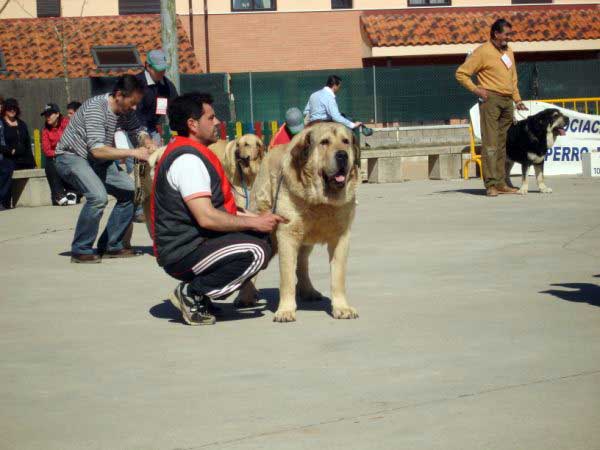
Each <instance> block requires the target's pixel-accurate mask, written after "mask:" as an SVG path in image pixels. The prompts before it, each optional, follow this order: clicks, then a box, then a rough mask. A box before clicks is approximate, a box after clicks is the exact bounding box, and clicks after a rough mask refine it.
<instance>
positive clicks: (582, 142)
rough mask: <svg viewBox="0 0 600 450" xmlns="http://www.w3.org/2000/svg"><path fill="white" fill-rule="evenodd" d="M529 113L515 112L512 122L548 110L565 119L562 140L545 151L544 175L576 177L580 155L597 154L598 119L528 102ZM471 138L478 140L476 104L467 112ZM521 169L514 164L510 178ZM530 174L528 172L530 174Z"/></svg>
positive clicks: (580, 170)
mask: <svg viewBox="0 0 600 450" xmlns="http://www.w3.org/2000/svg"><path fill="white" fill-rule="evenodd" d="M524 103H525V105H526V106H527V108H529V111H517V110H516V109H515V120H517V121H519V120H523V119H526V118H527V117H529V116H531V115H534V114H537V113H538V112H540V111H543V110H545V109H548V108H556V109H558V110H559V111H560V112H561V113H562V114H564V115H565V116H567V117H568V118H569V126H568V127H567V129H566V133H565V135H564V136H558V138H557V139H556V141H555V142H554V145H553V146H552V148H549V149H548V153H547V154H546V161H545V163H544V173H545V174H547V175H578V174H581V173H582V171H583V169H582V165H581V154H582V153H586V152H591V151H600V116H597V115H593V114H584V113H580V112H578V111H573V110H571V109H567V108H562V107H560V106H557V105H553V104H550V103H544V102H539V101H536V100H528V101H525V102H524ZM469 114H470V117H471V124H472V126H473V133H474V134H475V138H476V139H478V140H481V127H480V122H479V104H475V105H474V106H473V107H472V108H471V109H470V111H469ZM520 173H521V167H520V166H519V165H518V164H515V167H513V170H512V172H511V174H520ZM530 173H531V172H530Z"/></svg>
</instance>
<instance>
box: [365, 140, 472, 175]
mask: <svg viewBox="0 0 600 450" xmlns="http://www.w3.org/2000/svg"><path fill="white" fill-rule="evenodd" d="M463 152H468V147H467V146H465V145H456V146H451V145H445V146H428V147H407V148H390V149H364V150H362V152H361V172H362V175H363V181H368V182H369V183H398V182H401V181H409V180H427V179H455V178H460V177H461V172H462V167H461V165H462V153H463Z"/></svg>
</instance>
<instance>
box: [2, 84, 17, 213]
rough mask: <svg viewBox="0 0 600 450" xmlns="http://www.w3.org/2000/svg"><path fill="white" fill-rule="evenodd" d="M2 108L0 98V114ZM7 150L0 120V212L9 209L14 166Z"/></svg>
mask: <svg viewBox="0 0 600 450" xmlns="http://www.w3.org/2000/svg"><path fill="white" fill-rule="evenodd" d="M3 106H4V98H3V97H1V96H0V113H1V112H2V109H3ZM5 155H6V156H8V148H7V147H6V142H5V141H4V123H3V122H2V120H0V211H4V210H5V209H9V208H10V190H11V187H12V174H13V172H14V170H15V164H14V162H13V161H12V160H11V159H8V158H7V157H5Z"/></svg>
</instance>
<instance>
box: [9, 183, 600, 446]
mask: <svg viewBox="0 0 600 450" xmlns="http://www.w3.org/2000/svg"><path fill="white" fill-rule="evenodd" d="M549 184H550V185H551V186H553V187H554V189H555V193H554V194H552V195H549V196H546V195H541V194H538V193H537V192H532V193H531V194H530V195H529V196H528V197H525V198H524V197H518V196H504V197H499V198H496V199H487V198H485V197H483V196H481V195H479V194H480V193H481V191H480V190H478V189H479V187H480V185H479V182H478V181H476V180H473V181H469V182H463V181H452V182H409V183H404V184H394V185H391V184H390V185H364V186H362V187H361V191H360V197H359V198H360V204H359V212H358V217H357V220H356V223H355V227H354V233H353V237H352V240H353V242H352V248H351V257H350V264H349V267H350V272H349V277H348V285H349V290H350V299H351V303H352V304H353V305H354V306H356V307H357V308H358V310H359V312H360V314H361V317H360V319H359V320H356V321H336V320H334V319H332V318H331V317H330V316H329V315H328V314H327V309H328V302H321V303H320V304H315V305H308V306H306V305H305V306H304V307H301V310H300V311H299V314H298V319H299V320H298V322H296V323H293V324H275V323H273V322H272V321H271V320H272V317H273V312H272V310H273V308H274V307H275V303H276V300H277V296H278V293H277V292H278V291H277V285H278V281H277V280H278V276H277V271H276V270H275V269H276V266H277V265H276V264H275V265H273V266H272V267H271V268H269V269H268V271H267V272H266V273H265V274H264V276H262V278H261V280H260V287H261V288H262V289H263V294H264V296H265V297H266V299H267V300H266V302H263V303H264V305H263V307H261V308H258V309H257V310H255V311H249V312H245V313H234V312H233V311H232V314H231V316H230V317H229V320H227V321H224V322H219V323H217V325H216V326H212V327H188V326H184V325H182V324H181V323H180V322H179V321H178V316H177V314H176V312H175V310H174V309H173V307H171V306H170V304H168V303H167V302H166V301H165V299H166V298H167V295H168V292H169V291H170V290H171V289H172V287H173V286H174V285H175V283H174V282H173V281H172V280H170V279H169V278H168V277H167V276H166V275H164V274H163V273H162V272H161V270H159V268H158V267H157V266H156V264H155V262H154V259H153V258H152V257H151V256H149V255H145V256H143V257H140V258H138V259H136V260H123V261H118V260H117V261H107V262H104V263H103V264H101V265H94V266H75V265H71V264H69V259H68V257H67V256H65V255H64V254H63V252H65V251H67V250H68V244H69V242H70V239H71V236H72V232H73V231H72V227H73V224H74V222H75V217H76V215H77V212H78V207H72V208H56V207H55V208H36V209H17V210H13V211H8V212H3V213H0V286H1V288H0V289H1V290H0V297H1V300H0V330H1V331H0V333H1V334H0V336H1V339H0V354H1V355H2V357H1V363H0V448H1V449H19V450H28V449H40V450H42V449H43V450H51V449H60V450H68V449H77V450H83V449H110V450H114V449H127V450H129V449H140V450H152V449H161V450H162V449H164V450H173V449H188V450H191V449H201V448H215V449H278V450H281V449H304V448H306V449H308V448H310V449H314V448H320V449H361V450H362V449H392V448H402V449H440V450H442V449H443V450H453V449H456V450H465V449H477V450H484V449H485V450H496V449H498V450H499V449H506V450H514V449H527V450H536V449H540V450H542V449H544V450H547V449H568V450H576V449H590V450H591V449H599V448H600V427H599V426H598V423H600V308H599V307H600V287H599V285H600V278H598V277H599V276H600V202H599V201H598V198H599V194H600V180H597V181H592V180H590V179H582V178H551V179H550V181H549ZM534 189H535V188H534ZM135 238H137V243H138V244H140V245H145V246H147V245H149V240H148V238H147V236H146V233H145V230H144V228H143V226H136V235H135ZM134 241H135V239H134ZM313 261H314V264H313V265H312V273H313V278H314V281H315V284H316V285H317V287H319V288H321V289H322V290H323V291H324V292H325V293H327V292H328V291H329V289H328V282H327V278H328V267H327V264H326V257H325V253H324V251H323V250H319V251H318V252H316V254H315V255H314V257H313Z"/></svg>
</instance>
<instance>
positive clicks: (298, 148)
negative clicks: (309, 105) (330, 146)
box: [290, 130, 312, 179]
mask: <svg viewBox="0 0 600 450" xmlns="http://www.w3.org/2000/svg"><path fill="white" fill-rule="evenodd" d="M302 133H304V136H302V135H301V136H299V139H298V141H297V142H296V144H295V145H294V147H293V148H292V149H291V150H290V154H291V155H292V166H293V167H294V169H295V170H296V173H297V174H298V179H300V175H301V174H302V170H303V169H304V166H305V165H306V163H307V162H308V158H309V157H310V152H311V150H312V133H311V131H310V130H305V131H303V132H302Z"/></svg>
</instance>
